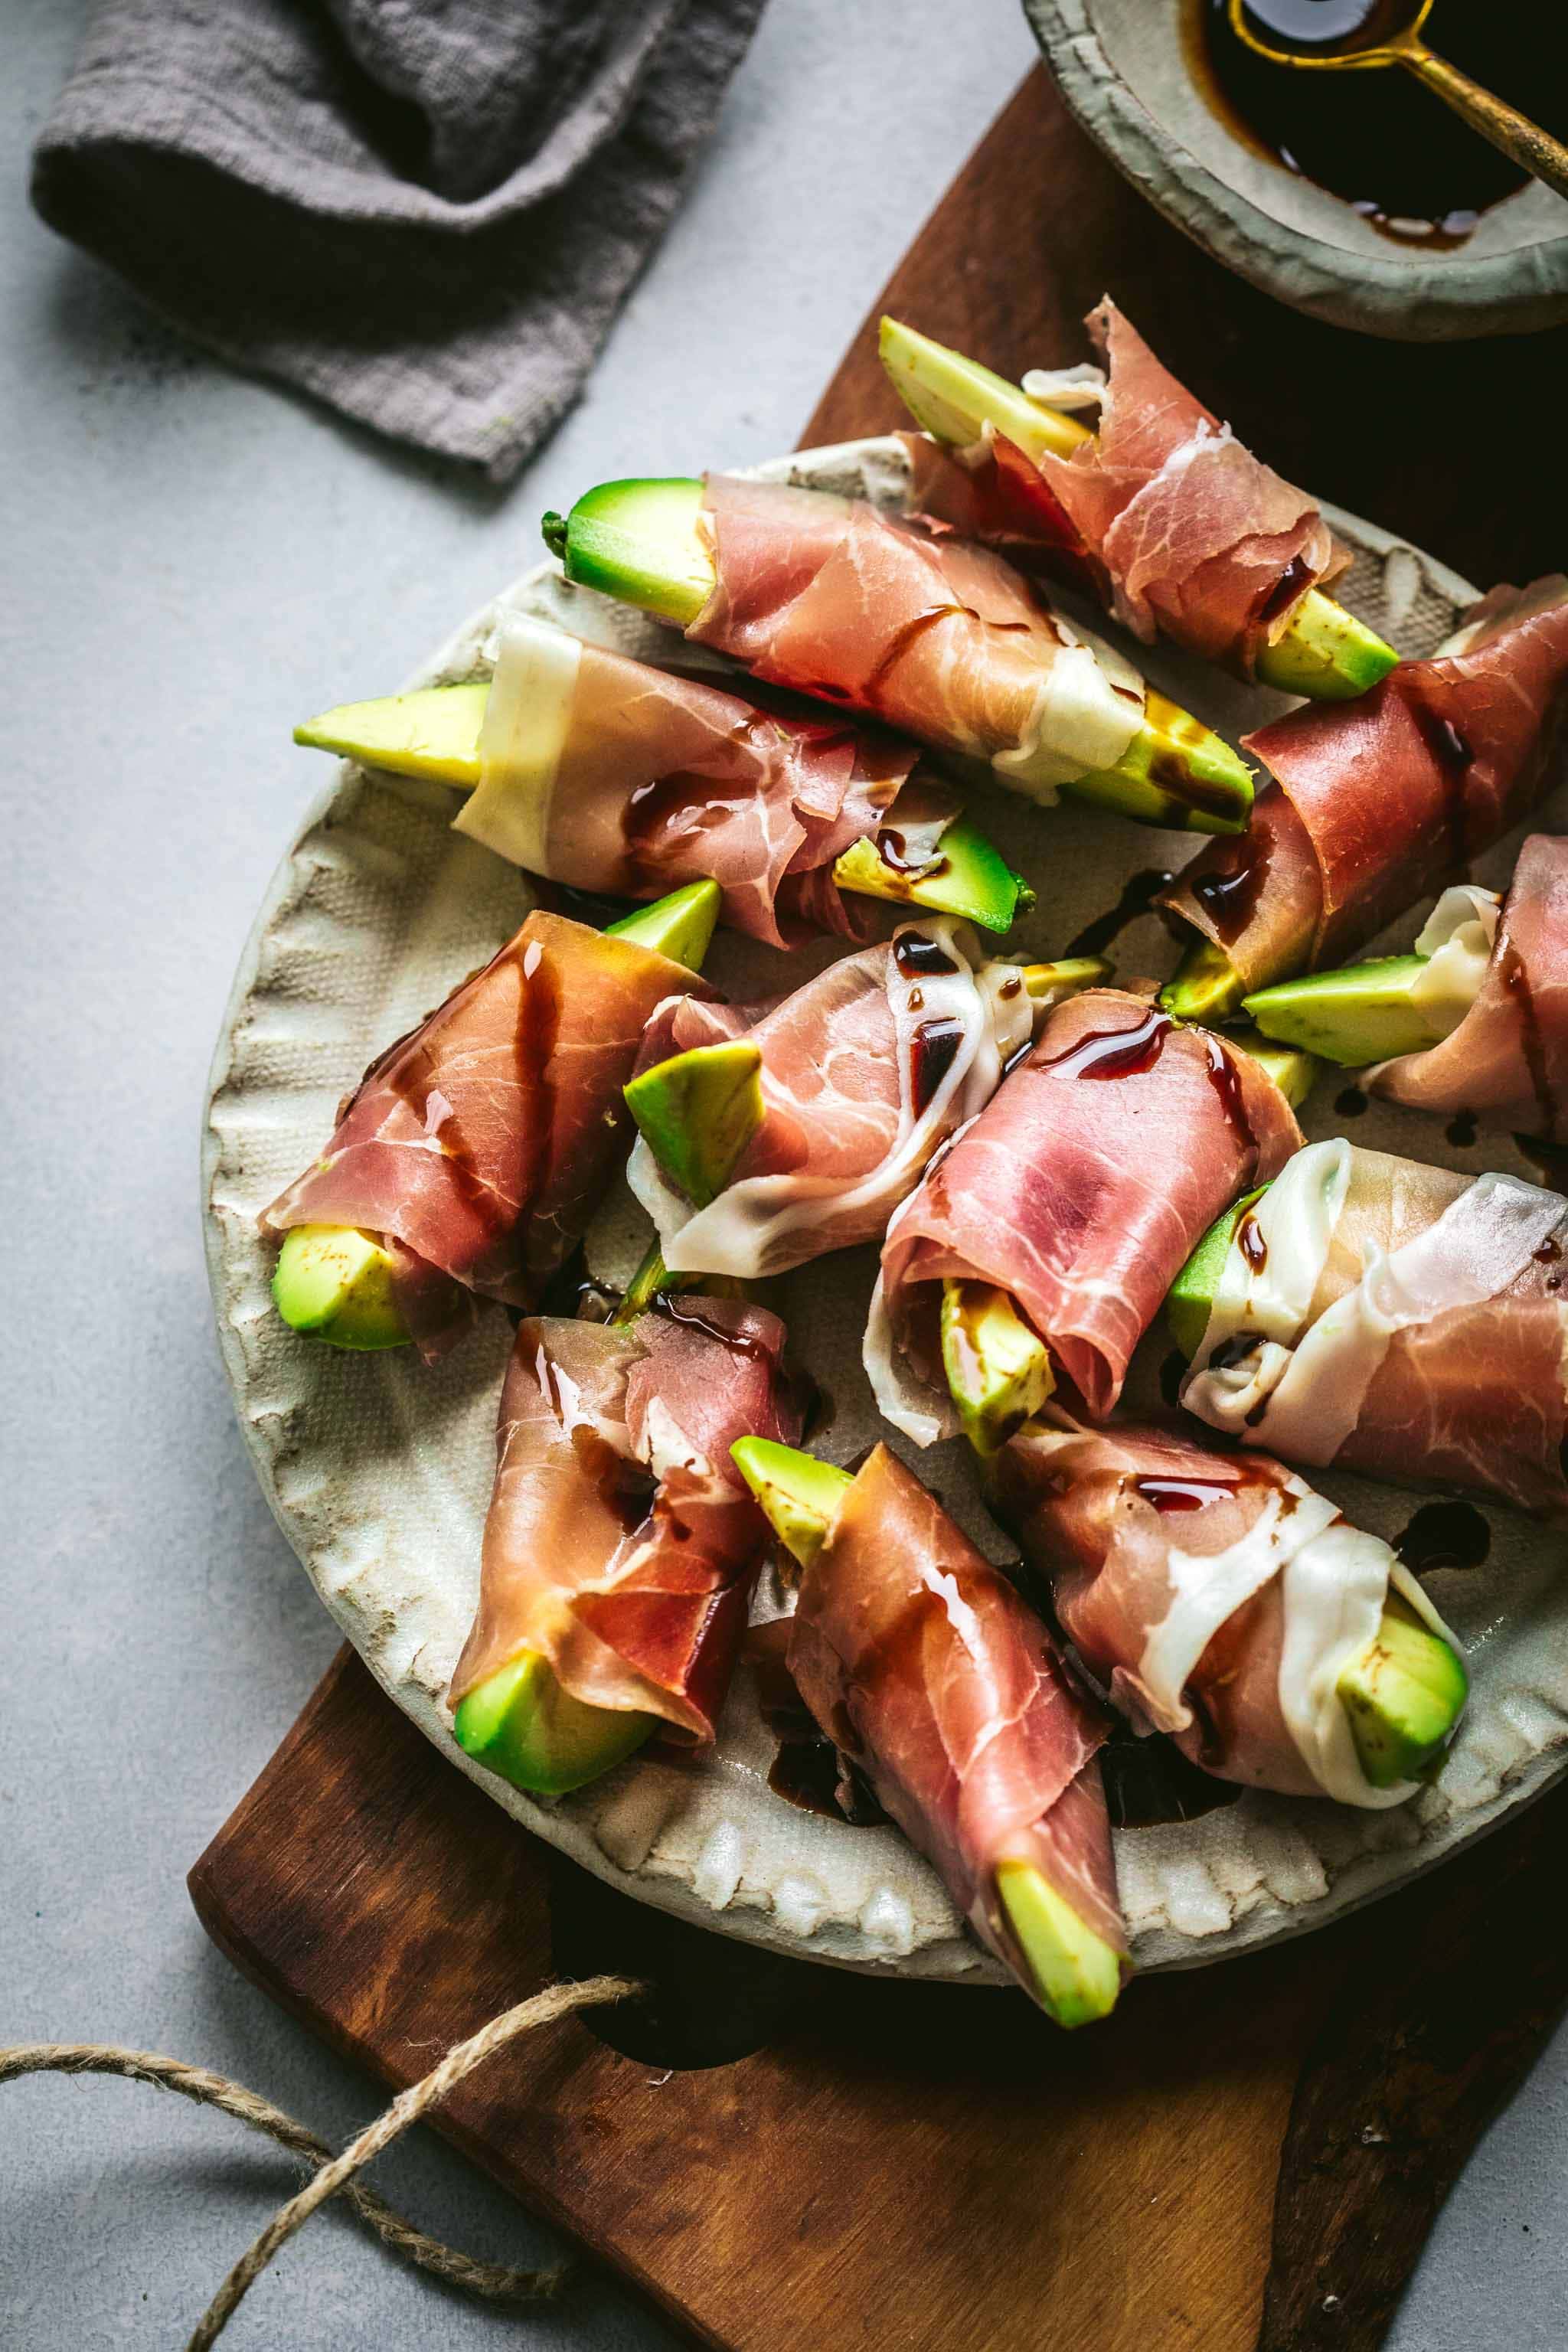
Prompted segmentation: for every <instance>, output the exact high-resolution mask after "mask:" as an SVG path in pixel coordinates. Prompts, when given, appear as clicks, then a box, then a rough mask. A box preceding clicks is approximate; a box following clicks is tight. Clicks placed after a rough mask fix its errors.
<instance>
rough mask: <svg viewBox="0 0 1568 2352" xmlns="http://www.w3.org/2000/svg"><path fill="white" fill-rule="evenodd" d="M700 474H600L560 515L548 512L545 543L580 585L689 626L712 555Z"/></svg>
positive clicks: (705, 595)
mask: <svg viewBox="0 0 1568 2352" xmlns="http://www.w3.org/2000/svg"><path fill="white" fill-rule="evenodd" d="M701 511H702V485H701V483H700V481H689V480H663V481H653V480H648V479H646V478H645V479H637V480H626V481H619V482H600V483H599V484H598V485H597V486H596V487H595V488H593V489H591V490H587V491H585V492H584V495H583V497H582V498H580V499H578V501H577V503H576V505H575V506H574V508H573V509H572V511H571V513H570V514H569V515H567V516H565V517H564V518H563V517H562V516H560V515H557V514H547V515H546V516H545V518H544V521H543V525H542V530H543V533H544V543H545V545H546V547H548V548H549V550H550V551H551V553H552V555H554V556H557V557H559V559H560V561H561V562H562V563H563V565H564V566H565V571H566V577H567V579H568V580H570V581H572V582H573V583H574V584H575V585H576V586H578V587H580V588H596V589H597V590H598V591H599V593H600V594H601V595H605V596H614V597H615V598H616V600H617V601H618V602H619V603H620V604H638V605H640V606H641V607H642V609H643V611H644V612H645V613H655V614H658V618H659V619H660V620H661V621H673V622H674V623H675V624H676V625H677V627H678V628H682V629H684V628H688V627H689V626H690V625H691V623H692V622H693V621H694V620H695V619H696V618H697V615H698V614H699V613H700V611H701V610H702V607H703V605H704V604H706V603H707V602H708V599H709V597H710V595H711V594H712V593H713V559H712V557H711V556H710V554H709V552H708V550H707V549H706V548H705V547H704V546H703V544H702V541H701V539H700V537H699V535H698V530H697V518H698V516H699V515H700V513H701Z"/></svg>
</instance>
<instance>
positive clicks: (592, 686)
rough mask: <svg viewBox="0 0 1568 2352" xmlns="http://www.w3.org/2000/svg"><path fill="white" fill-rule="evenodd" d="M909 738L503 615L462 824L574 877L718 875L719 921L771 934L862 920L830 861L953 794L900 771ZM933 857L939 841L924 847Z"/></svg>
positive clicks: (923, 821)
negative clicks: (790, 706)
mask: <svg viewBox="0 0 1568 2352" xmlns="http://www.w3.org/2000/svg"><path fill="white" fill-rule="evenodd" d="M915 757H916V754H915V751H914V750H913V747H912V746H911V745H910V744H907V743H900V742H898V741H897V740H895V739H894V738H893V737H892V736H890V735H885V734H883V733H882V732H881V731H880V730H878V729H876V728H873V727H853V726H850V725H849V724H848V723H847V721H844V720H841V719H822V718H816V719H810V718H805V719H802V718H795V717H788V718H785V717H780V716H776V715H774V714H773V713H772V712H770V711H767V710H763V709H759V707H758V706H757V705H756V704H755V703H754V702H748V701H742V698H740V697H739V696H738V695H734V694H728V693H725V692H724V691H723V690H722V689H721V688H720V687H719V686H718V685H715V684H710V683H707V682H706V681H702V680H699V679H697V678H690V677H670V676H669V675H668V673H667V672H665V671H664V670H660V669H654V668H651V667H649V666H648V665H647V663H645V662H638V661H632V660H629V659H628V658H627V656H626V655H625V654H618V653H611V652H608V651H606V649H605V647H604V646H592V645H586V644H584V643H583V642H582V641H581V640H580V639H578V638H576V637H574V636H572V635H569V634H568V633H567V632H566V631H565V630H564V629H557V628H552V626H551V625H549V624H548V623H547V622H544V621H540V620H537V619H535V618H533V617H532V616H531V615H530V614H512V615H511V616H510V618H509V619H508V620H507V621H506V622H505V624H504V625H503V626H502V630H501V635H500V649H499V652H498V655H497V659H496V668H495V677H494V680H493V683H492V685H491V687H490V692H489V700H488V702H487V703H486V705H485V718H484V725H483V729H482V731H481V734H480V738H479V765H480V772H479V784H478V787H477V789H476V790H475V791H474V792H473V793H472V794H471V795H470V796H469V798H468V801H467V803H465V805H464V807H463V809H462V811H461V812H460V814H458V818H457V820H456V822H457V825H458V829H459V830H460V831H461V832H464V833H468V834H472V835H474V837H475V839H476V840H479V841H482V842H484V843H485V845H487V847H489V848H490V849H493V850H496V851H498V852H499V853H500V856H503V857H509V858H510V859H511V861H512V862H513V864H514V865H518V866H526V867H527V868H528V869H529V871H530V872H531V873H534V874H544V875H548V876H549V877H550V878H551V879H552V881H556V882H565V883H569V884H571V885H572V886H573V887H575V888H577V889H580V890H595V891H602V892H605V893H607V894H609V895H611V896H613V897H618V898H662V897H663V896H664V895H665V893H666V892H667V891H670V890H674V889H677V888H679V887H680V885H681V884H683V883H687V882H697V881H701V880H703V879H705V878H707V877H712V879H713V880H715V881H716V882H717V883H718V884H719V885H720V887H721V889H722V891H723V893H724V901H723V908H722V919H723V921H724V922H726V923H727V924H729V925H730V927H731V929H734V930H740V931H749V932H750V933H751V935H752V938H753V939H759V940H766V941H768V943H769V944H770V945H771V946H773V947H784V946H793V945H795V944H797V943H798V942H799V941H800V940H803V939H805V938H808V937H809V936H811V934H812V933H814V932H816V931H819V930H830V931H837V932H840V933H842V934H844V935H846V936H847V937H856V936H863V935H864V930H863V916H864V909H865V908H866V901H865V900H864V899H854V898H851V899H848V900H846V899H845V898H843V897H842V896H841V895H840V893H839V890H838V888H837V885H836V884H835V882H834V879H833V865H834V861H835V859H836V858H838V857H840V856H843V854H844V852H845V851H846V850H847V849H848V848H850V847H851V846H852V845H853V844H854V843H856V842H857V841H860V840H863V839H865V838H866V837H867V836H868V835H874V834H876V833H877V832H879V830H880V829H881V828H882V827H883V825H884V824H889V825H893V826H895V829H896V830H898V831H899V833H900V841H901V843H902V844H905V845H906V846H905V850H904V856H903V857H902V859H901V863H904V864H910V862H911V861H910V857H909V855H908V850H907V837H908V835H910V832H911V831H916V832H919V833H920V834H921V836H922V837H923V835H924V833H925V832H926V831H927V830H931V828H933V827H934V828H935V829H936V830H937V831H940V827H941V825H942V824H944V823H946V822H947V821H949V820H951V818H952V817H953V816H955V815H956V814H957V813H958V808H959V801H958V796H957V794H956V793H953V792H952V791H951V789H950V788H949V787H947V786H946V785H944V784H942V783H940V782H938V781H937V780H936V779H935V778H934V777H922V778H921V780H920V782H918V783H917V784H915V785H913V786H910V789H909V791H908V793H905V795H904V797H903V798H902V799H900V805H899V811H898V816H897V818H895V817H894V815H893V814H892V803H893V802H894V800H895V799H896V798H898V797H899V795H900V792H901V791H902V788H903V787H904V786H905V785H906V784H907V783H908V779H909V775H910V769H911V768H912V767H913V765H914V762H915ZM931 855H932V856H935V855H936V849H935V839H934V836H933V839H932V841H931Z"/></svg>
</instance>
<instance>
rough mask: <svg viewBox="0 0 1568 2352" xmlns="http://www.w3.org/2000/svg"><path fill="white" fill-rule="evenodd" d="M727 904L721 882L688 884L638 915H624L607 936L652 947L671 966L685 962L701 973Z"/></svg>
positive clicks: (639, 910) (608, 927)
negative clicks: (716, 925) (720, 885)
mask: <svg viewBox="0 0 1568 2352" xmlns="http://www.w3.org/2000/svg"><path fill="white" fill-rule="evenodd" d="M723 903H724V893H723V892H722V890H721V889H720V887H719V885H718V884H717V882H687V883H685V884H683V885H682V887H680V888H679V890H672V891H671V892H670V893H669V896H668V898H655V899H654V900H653V902H652V904H651V905H649V906H647V907H638V908H637V910H636V912H635V913H634V914H630V915H623V916H622V917H621V919H620V920H619V921H618V922H615V923H606V924H605V938H606V939H607V940H629V941H630V943H631V944H632V946H633V947H637V948H649V949H651V950H652V951H653V953H654V954H655V955H661V956H665V957H668V961H670V962H671V963H683V964H684V965H685V966H686V969H687V971H701V969H702V965H703V961H704V959H705V957H706V956H707V953H708V950H709V949H710V947H711V946H712V944H713V929H714V926H715V924H716V923H717V922H718V920H719V909H720V908H721V906H722V905H723Z"/></svg>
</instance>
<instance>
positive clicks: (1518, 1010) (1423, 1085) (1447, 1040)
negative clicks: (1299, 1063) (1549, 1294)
mask: <svg viewBox="0 0 1568 2352" xmlns="http://www.w3.org/2000/svg"><path fill="white" fill-rule="evenodd" d="M1247 1012H1248V1013H1250V1014H1251V1015H1252V1018H1253V1019H1254V1020H1255V1021H1256V1022H1257V1023H1258V1026H1259V1028H1261V1029H1263V1030H1266V1031H1267V1032H1268V1034H1269V1035H1270V1036H1272V1037H1275V1038H1279V1039H1281V1040H1284V1041H1286V1042H1288V1043H1289V1044H1292V1045H1304V1046H1307V1047H1308V1048H1309V1049H1310V1051H1311V1052H1313V1053H1316V1054H1321V1055H1323V1057H1324V1058H1325V1059H1326V1060H1328V1061H1332V1062H1340V1063H1342V1064H1347V1065H1352V1066H1365V1065H1367V1064H1371V1065H1373V1067H1371V1068H1368V1069H1367V1070H1366V1075H1365V1078H1364V1081H1363V1082H1364V1084H1365V1085H1366V1086H1367V1087H1369V1088H1370V1090H1371V1091H1372V1092H1373V1094H1377V1095H1383V1096H1385V1097H1387V1098H1388V1099H1389V1100H1390V1101H1392V1102H1401V1103H1405V1104H1408V1105H1409V1106H1410V1108H1412V1109H1415V1110H1429V1111H1435V1112H1436V1113H1437V1114H1438V1115H1439V1116H1440V1117H1444V1118H1449V1117H1452V1116H1454V1115H1455V1114H1456V1113H1458V1112H1468V1114H1469V1115H1470V1116H1471V1117H1472V1118H1476V1119H1477V1120H1478V1121H1479V1122H1480V1123H1481V1124H1482V1125H1484V1126H1487V1127H1493V1128H1504V1129H1509V1130H1510V1131H1512V1132H1516V1133H1517V1132H1519V1131H1521V1130H1522V1131H1523V1132H1524V1133H1526V1134H1530V1135H1539V1136H1543V1137H1545V1138H1546V1139H1548V1140H1549V1141H1552V1142H1559V1143H1560V1142H1563V1141H1564V1140H1568V841H1565V840H1563V838H1562V837H1561V836H1560V835H1553V834H1544V833H1538V834H1533V835H1531V838H1530V839H1529V840H1528V841H1527V842H1526V843H1525V845H1524V846H1523V848H1522V849H1521V851H1520V854H1519V862H1518V864H1517V865H1516V866H1515V867H1514V872H1513V880H1512V882H1511V883H1510V886H1509V889H1508V894H1507V896H1506V897H1505V898H1499V897H1498V894H1497V893H1496V891H1493V890H1483V889H1481V888H1479V887H1478V886H1477V885H1476V884H1475V883H1472V882H1465V883H1458V884H1456V885H1454V886H1453V887H1451V888H1449V889H1447V890H1445V891H1444V893H1443V896H1442V897H1441V898H1439V899H1438V901H1437V904H1436V907H1435V908H1433V911H1432V913H1431V914H1430V915H1429V916H1428V917H1427V919H1426V925H1425V926H1424V928H1423V929H1422V930H1421V932H1420V935H1419V936H1418V938H1417V939H1416V941H1415V951H1414V953H1413V954H1410V955H1405V956H1386V957H1383V958H1380V959H1379V960H1378V961H1375V962H1372V963H1361V964H1347V965H1346V966H1344V968H1343V969H1342V971H1325V972H1315V973H1310V974H1308V975H1307V977H1305V978H1304V979H1301V980H1288V981H1282V982H1279V984H1278V985H1277V986H1276V987H1273V988H1266V989H1263V990H1261V991H1259V992H1258V994H1257V995H1256V996H1249V997H1248V998H1247Z"/></svg>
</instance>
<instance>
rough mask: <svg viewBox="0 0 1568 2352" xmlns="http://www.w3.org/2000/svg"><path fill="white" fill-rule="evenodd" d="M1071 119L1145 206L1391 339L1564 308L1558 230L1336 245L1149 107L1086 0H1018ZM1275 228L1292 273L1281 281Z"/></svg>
mask: <svg viewBox="0 0 1568 2352" xmlns="http://www.w3.org/2000/svg"><path fill="white" fill-rule="evenodd" d="M1023 6H1024V14H1025V16H1026V17H1027V18H1028V21H1029V24H1030V26H1031V28H1032V30H1033V32H1034V35H1035V38H1036V40H1037V42H1038V44H1039V47H1040V51H1041V54H1042V56H1043V57H1044V58H1045V60H1046V64H1047V67H1048V68H1049V70H1050V73H1051V76H1052V78H1053V79H1054V80H1055V82H1056V85H1057V88H1058V90H1059V91H1060V92H1061V95H1062V98H1063V100H1064V101H1065V103H1066V105H1067V107H1068V111H1069V112H1070V113H1071V115H1072V117H1073V119H1074V121H1076V122H1077V123H1078V124H1079V127H1080V128H1081V129H1082V130H1083V131H1087V133H1088V134H1089V138H1090V139H1092V140H1093V142H1094V143H1095V145H1096V146H1097V147H1098V148H1099V149H1100V152H1101V153H1102V154H1103V155H1105V156H1107V157H1108V158H1109V159H1110V162H1111V163H1114V164H1115V165H1116V167H1117V169H1118V171H1120V172H1121V173H1122V174H1123V176H1124V177H1125V178H1127V179H1129V180H1131V182H1132V184H1133V185H1134V186H1135V187H1136V188H1138V189H1139V190H1141V191H1142V194H1144V195H1146V196H1147V197H1148V199H1149V201H1150V203H1151V204H1152V205H1153V206H1154V208H1155V210H1156V211H1158V212H1160V213H1163V215H1164V216H1165V218H1166V219H1167V220H1170V221H1172V222H1173V223H1174V224H1175V226H1176V227H1178V228H1180V229H1182V230H1184V232H1185V234H1186V235H1187V236H1190V237H1191V238H1192V239H1193V241H1194V244H1196V245H1199V246H1201V247H1203V249H1204V250H1205V253H1209V254H1212V255H1213V256H1214V257H1215V260H1216V261H1222V262H1224V263H1225V265H1226V268H1229V269H1234V270H1235V271H1236V272H1237V276H1238V277H1241V278H1246V279H1247V281H1248V283H1249V284H1251V285H1253V286H1256V287H1258V288H1259V289H1261V290H1262V291H1263V292H1264V293H1266V294H1271V295H1273V296H1274V297H1275V298H1276V299H1278V300H1279V301H1283V302H1288V303H1289V305H1290V306H1291V308H1292V309H1293V310H1305V311H1307V312H1308V313H1309V314H1310V316H1311V317H1313V318H1318V319H1324V320H1328V322H1329V323H1330V324H1331V326H1336V327H1352V328H1357V329H1359V330H1360V331H1362V332H1363V333H1370V334H1377V335H1383V336H1385V337H1387V338H1388V339H1389V340H1390V341H1398V342H1436V341H1445V340H1447V339H1451V338H1456V337H1460V336H1475V335H1508V334H1520V333H1531V332H1535V331H1539V330H1541V329H1542V328H1546V327H1551V326H1556V325H1559V324H1560V323H1561V322H1562V321H1563V319H1564V318H1568V231H1564V232H1563V233H1562V234H1560V235H1557V236H1542V237H1540V238H1537V239H1536V240H1535V241H1534V242H1533V243H1531V244H1529V245H1521V246H1519V247H1516V248H1515V249H1514V250H1513V251H1512V252H1511V253H1508V254H1492V255H1489V256H1488V257H1483V258H1480V259H1477V260H1464V259H1447V260H1444V261H1443V262H1441V263H1435V262H1433V261H1431V260H1429V259H1426V258H1424V257H1420V256H1419V255H1416V256H1413V257H1412V258H1411V259H1410V260H1408V261H1403V260H1396V259H1394V258H1393V257H1390V258H1388V259H1387V260H1383V259H1380V258H1378V257H1376V256H1375V255H1363V254H1351V253H1345V252H1342V251H1341V249H1340V248H1339V247H1335V246H1331V245H1329V244H1327V243H1326V242H1325V241H1324V240H1323V239H1322V238H1321V237H1316V236H1311V235H1310V234H1309V233H1308V232H1307V231H1305V230H1303V229H1298V228H1292V227H1290V226H1289V224H1287V223H1285V222H1283V221H1281V220H1279V217H1278V216H1277V215H1275V214H1273V213H1268V212H1265V211H1264V209H1263V208H1262V206H1261V205H1255V204H1254V203H1253V202H1252V200H1251V198H1250V197H1248V196H1244V195H1242V194H1238V193H1237V190H1235V189H1234V188H1230V187H1228V186H1227V185H1226V183H1225V182H1224V181H1223V180H1222V179H1221V178H1220V177H1219V175H1218V173H1215V172H1212V171H1210V169H1209V168H1208V166H1207V164H1205V163H1203V162H1202V161H1201V160H1200V159H1199V158H1198V156H1196V155H1195V154H1194V152H1193V150H1192V149H1191V148H1190V147H1188V146H1186V145H1184V142H1182V141H1181V140H1180V139H1178V138H1177V137H1176V136H1175V134H1174V133H1173V131H1169V130H1167V129H1166V128H1165V126H1164V125H1163V123H1162V122H1161V121H1159V120H1158V118H1157V117H1156V116H1154V115H1153V114H1152V113H1151V112H1150V110H1149V109H1148V108H1147V107H1146V106H1145V104H1144V103H1143V100H1142V99H1141V98H1140V97H1139V96H1138V95H1137V93H1136V91H1135V90H1133V89H1132V88H1131V85H1130V84H1129V83H1128V82H1127V81H1126V80H1125V79H1123V77H1122V76H1121V73H1120V72H1119V71H1118V69H1117V68H1116V67H1115V66H1114V65H1113V64H1112V63H1111V61H1110V58H1109V57H1108V56H1107V54H1106V51H1105V48H1104V46H1103V44H1102V42H1101V41H1100V35H1099V32H1098V30H1097V28H1096V24H1095V16H1096V7H1095V0H1023ZM1281 238H1285V239H1288V240H1289V243H1290V245H1291V246H1292V247H1293V248H1294V258H1295V261H1296V265H1297V269H1298V271H1299V272H1300V275H1299V277H1298V278H1297V282H1295V283H1293V284H1291V285H1289V286H1287V285H1285V284H1284V283H1282V282H1281V275H1282V258H1281V257H1280V255H1279V250H1278V248H1279V240H1280V239H1281Z"/></svg>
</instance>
